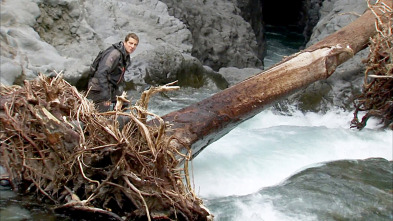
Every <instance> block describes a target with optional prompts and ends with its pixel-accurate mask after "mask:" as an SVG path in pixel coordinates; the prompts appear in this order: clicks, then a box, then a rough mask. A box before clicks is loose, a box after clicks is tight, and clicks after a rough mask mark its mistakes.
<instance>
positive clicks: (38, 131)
mask: <svg viewBox="0 0 393 221" xmlns="http://www.w3.org/2000/svg"><path fill="white" fill-rule="evenodd" d="M172 89H176V88H173V87H170V86H164V87H159V88H151V89H150V90H149V91H147V92H145V93H144V94H143V96H142V98H141V100H140V101H138V104H139V105H138V106H132V107H130V108H129V111H128V112H124V111H121V110H119V111H112V112H106V113H98V112H97V110H96V109H95V108H94V105H93V103H92V102H90V101H88V100H87V99H86V98H85V97H84V96H83V95H81V94H80V93H79V92H78V91H77V90H76V88H75V87H72V86H71V85H69V84H68V83H67V82H66V81H64V80H63V79H62V77H61V75H58V76H57V77H56V78H48V77H45V76H43V75H41V76H40V77H39V78H38V79H37V80H35V81H25V84H24V85H23V86H22V87H18V86H12V87H4V86H1V87H0V94H1V97H0V140H1V146H0V148H1V149H0V151H1V161H0V163H1V165H2V166H3V167H5V168H6V169H7V170H8V172H9V175H10V181H11V184H12V187H13V189H14V190H16V191H17V190H19V192H22V193H37V197H38V199H40V200H42V201H43V202H46V203H49V204H53V205H55V210H56V211H57V212H59V213H63V212H66V213H67V214H77V217H78V218H82V217H83V215H86V216H87V217H84V218H87V219H94V220H100V219H102V220H209V219H210V218H209V215H210V214H209V213H208V212H207V210H206V209H205V208H204V207H203V205H202V201H201V200H200V199H198V198H197V197H196V196H195V194H194V193H193V190H192V188H191V184H190V180H189V177H188V168H187V165H188V160H189V159H190V154H186V155H181V154H179V153H177V150H176V149H173V148H171V147H170V146H168V145H167V144H168V141H167V140H168V138H166V137H165V136H163V135H164V132H165V130H167V129H168V128H167V125H166V124H165V123H164V122H163V121H162V120H160V118H159V117H158V116H155V115H154V114H151V113H149V112H147V111H146V107H147V102H148V99H149V96H150V95H152V94H154V93H156V92H159V91H166V90H172ZM125 100H126V99H125V98H124V97H122V98H119V99H118V107H121V106H122V102H124V101H125ZM149 115H151V116H152V117H154V118H157V121H158V122H160V123H159V124H157V125H150V126H147V125H145V122H146V119H147V116H149ZM122 116H126V117H127V118H130V119H131V121H130V122H128V123H127V124H125V125H124V126H123V127H122V129H121V130H119V122H122V118H121V117H122ZM169 139H170V138H169ZM179 159H182V160H183V162H185V163H184V164H183V167H180V164H179ZM81 211H83V212H81ZM87 212H88V213H87Z"/></svg>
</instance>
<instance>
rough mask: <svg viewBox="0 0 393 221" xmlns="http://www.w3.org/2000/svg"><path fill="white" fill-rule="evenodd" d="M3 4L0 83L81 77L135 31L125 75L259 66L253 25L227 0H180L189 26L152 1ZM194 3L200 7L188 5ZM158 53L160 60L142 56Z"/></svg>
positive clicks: (155, 79)
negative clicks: (58, 76)
mask: <svg viewBox="0 0 393 221" xmlns="http://www.w3.org/2000/svg"><path fill="white" fill-rule="evenodd" d="M1 4H2V7H1V15H2V16H1V32H0V33H1V46H2V49H4V50H2V52H1V53H2V54H1V56H2V59H1V68H2V73H3V74H2V76H1V81H2V83H4V84H14V83H20V80H23V79H32V78H35V77H36V76H37V75H38V73H44V74H49V73H52V72H53V71H56V72H58V73H59V72H62V73H63V74H64V77H65V79H66V80H68V81H69V82H70V83H72V84H77V83H78V82H80V80H81V78H84V77H86V76H87V70H88V67H89V65H90V64H91V62H92V61H93V59H94V58H95V56H96V55H97V54H98V52H99V51H100V50H103V49H105V48H107V47H108V46H110V45H111V44H113V43H117V42H119V41H122V40H123V38H124V37H125V35H126V34H127V33H129V32H135V33H137V34H138V35H139V37H140V41H141V42H140V44H139V46H138V48H137V50H136V51H135V52H134V53H133V54H132V57H133V60H135V61H137V62H136V63H135V64H134V65H133V67H132V69H130V70H129V72H127V73H126V78H127V79H138V80H139V82H135V83H146V82H145V80H147V81H149V79H150V80H151V82H148V83H157V84H162V83H165V82H167V81H171V80H173V79H174V78H176V76H177V75H184V73H185V72H189V71H188V67H187V65H190V68H191V69H192V70H194V72H195V70H201V73H202V74H203V73H205V72H206V71H207V70H206V69H205V68H204V66H205V65H208V66H210V65H211V66H212V67H215V68H219V67H223V66H237V67H244V66H252V67H254V66H261V65H262V63H261V60H260V55H258V53H256V51H258V47H257V41H256V40H255V35H254V34H253V30H252V28H251V26H250V25H249V24H248V23H247V22H246V21H245V20H244V19H243V18H242V17H241V16H240V10H239V8H237V7H236V5H235V4H233V3H227V2H226V1H214V3H207V4H205V3H203V1H198V2H197V3H195V2H194V1H186V2H184V1H183V3H182V4H183V5H184V7H185V8H182V9H188V11H187V12H189V13H190V15H188V14H187V13H185V14H182V16H189V17H188V18H189V19H191V18H192V19H195V20H193V21H192V22H193V26H191V25H190V23H189V22H190V21H191V20H187V19H185V20H180V19H178V18H176V17H174V16H171V15H169V13H168V7H167V5H166V4H164V3H163V2H161V1H158V0H147V1H139V0H120V1H117V0H50V1H45V0H34V1H33V0H13V1H5V2H1ZM194 4H198V6H200V7H197V10H194V8H192V7H191V6H194ZM216 5H217V6H218V8H217V7H213V6H216ZM16 9H17V10H16ZM178 9H179V8H177V9H171V10H172V11H176V10H178ZM209 13H210V14H209ZM180 17H181V16H180ZM198 36H202V37H198ZM168 52H170V53H169V54H171V55H174V56H175V57H173V58H171V57H170V56H171V55H169V54H168ZM157 56H158V57H159V59H160V60H159V61H153V60H152V59H143V58H158V57H157ZM258 56H259V57H258ZM195 57H197V58H198V59H197V62H196V60H195ZM157 62H163V63H164V64H166V65H164V66H161V65H158V63H157ZM135 65H139V66H135ZM195 67H198V68H195ZM138 70H139V72H138ZM146 71H147V72H149V73H150V74H148V73H147V72H146ZM207 72H211V70H209V71H207ZM152 73H154V74H153V75H154V76H152ZM201 73H198V74H201ZM198 74H197V75H198ZM127 75H128V76H127ZM136 75H139V76H136ZM159 75H162V76H159ZM18 79H19V82H18V81H16V80H18Z"/></svg>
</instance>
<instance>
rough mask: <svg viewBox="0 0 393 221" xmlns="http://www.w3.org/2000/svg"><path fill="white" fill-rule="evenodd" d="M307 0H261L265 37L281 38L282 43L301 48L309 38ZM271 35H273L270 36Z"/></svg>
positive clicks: (267, 38) (267, 39)
mask: <svg viewBox="0 0 393 221" xmlns="http://www.w3.org/2000/svg"><path fill="white" fill-rule="evenodd" d="M307 2H309V1H307V0H281V1H272V0H261V3H262V14H263V24H264V28H265V39H266V41H269V38H270V37H274V38H275V39H276V40H277V37H278V36H279V38H281V40H282V42H283V45H286V46H288V47H291V48H296V49H299V50H300V49H302V48H303V47H304V45H305V43H306V41H307V39H308V38H309V36H308V31H307V30H306V29H307V28H308V27H307V25H308V24H307V20H308V14H307V11H306V10H307V9H306V6H305V4H307ZM272 35H273V36H272Z"/></svg>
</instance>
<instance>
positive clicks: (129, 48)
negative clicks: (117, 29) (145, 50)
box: [124, 33, 139, 54]
mask: <svg viewBox="0 0 393 221" xmlns="http://www.w3.org/2000/svg"><path fill="white" fill-rule="evenodd" d="M138 44H139V37H138V36H137V35H136V34H135V33H129V34H128V35H127V36H126V38H125V39H124V48H125V49H126V52H127V53H128V54H131V53H132V52H134V51H135V49H136V46H138Z"/></svg>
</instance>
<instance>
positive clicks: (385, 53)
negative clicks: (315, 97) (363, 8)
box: [351, 2, 393, 129]
mask: <svg viewBox="0 0 393 221" xmlns="http://www.w3.org/2000/svg"><path fill="white" fill-rule="evenodd" d="M369 6H370V5H369ZM369 8H370V9H371V10H373V12H374V14H375V16H376V20H377V21H376V29H377V31H378V34H377V35H376V36H375V37H373V38H372V39H371V44H370V46H369V47H370V55H369V57H368V59H367V69H366V72H365V80H364V85H363V93H362V94H361V95H360V96H359V97H358V98H357V99H356V100H355V112H354V119H353V120H352V122H351V127H356V128H358V129H363V128H364V127H365V126H366V123H367V120H368V119H369V118H370V117H376V118H379V119H381V123H382V124H383V125H384V127H385V128H386V127H389V128H390V129H393V36H392V25H393V20H392V18H393V17H392V9H391V8H389V7H388V6H387V5H384V4H381V3H378V2H377V3H376V6H374V7H373V8H372V7H371V6H370V7H369ZM374 10H380V11H381V12H383V17H380V16H378V14H379V13H376V12H375V11H374ZM369 79H371V80H369ZM359 112H365V115H364V116H363V117H362V120H361V121H359V119H358V115H359Z"/></svg>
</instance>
